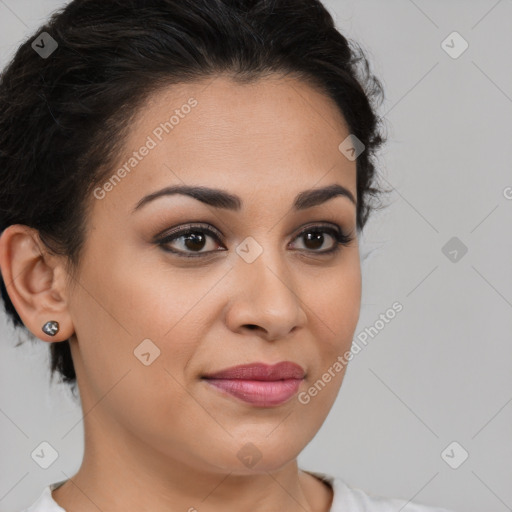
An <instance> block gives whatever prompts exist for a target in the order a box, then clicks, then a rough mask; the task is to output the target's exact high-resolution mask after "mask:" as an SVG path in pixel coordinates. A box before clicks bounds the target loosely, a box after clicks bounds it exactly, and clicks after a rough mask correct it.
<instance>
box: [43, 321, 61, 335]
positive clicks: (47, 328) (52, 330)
mask: <svg viewBox="0 0 512 512" xmlns="http://www.w3.org/2000/svg"><path fill="white" fill-rule="evenodd" d="M42 329H43V332H44V333H45V334H48V336H55V335H56V334H57V333H58V332H59V322H57V321H56V320H50V321H49V322H46V323H45V324H44V325H43V327H42Z"/></svg>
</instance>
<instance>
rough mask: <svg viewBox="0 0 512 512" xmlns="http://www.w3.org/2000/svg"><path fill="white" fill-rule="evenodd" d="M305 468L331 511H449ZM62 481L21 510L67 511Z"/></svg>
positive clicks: (25, 511) (48, 487)
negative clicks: (327, 488) (329, 494)
mask: <svg viewBox="0 0 512 512" xmlns="http://www.w3.org/2000/svg"><path fill="white" fill-rule="evenodd" d="M303 471H304V470H303ZM305 472H306V473H310V474H311V475H313V476H316V477H317V478H320V479H321V480H324V481H325V482H327V483H328V484H330V485H331V487H332V488H333V501H332V505H331V510H330V512H398V511H400V512H452V511H451V510H447V509H445V508H440V507H430V506H427V505H420V504H419V503H413V502H409V503H408V502H407V501H406V500H401V499H396V498H385V497H382V496H376V495H372V494H368V493H366V492H365V491H363V490H361V489H358V488H355V487H350V486H349V485H347V484H346V483H345V482H344V481H343V480H342V479H341V478H339V477H334V476H331V475H327V474H326V473H318V472H314V471H305ZM64 482H66V480H62V481H60V482H56V483H53V484H50V485H48V486H46V487H45V488H44V490H43V492H42V494H41V495H40V496H39V498H38V499H37V500H36V501H35V502H34V503H33V504H32V505H30V507H28V508H26V509H24V510H23V511H21V512H66V510H65V509H63V508H62V507H61V506H60V505H58V504H57V502H56V501H55V500H54V499H53V498H52V491H53V490H54V489H56V488H57V487H59V486H60V485H62V484H63V483H64Z"/></svg>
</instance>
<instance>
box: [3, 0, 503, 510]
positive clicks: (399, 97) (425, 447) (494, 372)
mask: <svg viewBox="0 0 512 512" xmlns="http://www.w3.org/2000/svg"><path fill="white" fill-rule="evenodd" d="M64 3H65V2H61V1H49V0H46V1H20V0H16V1H14V0H5V1H2V0H0V19H1V22H0V28H1V30H0V61H1V62H0V63H1V64H2V67H3V65H4V64H5V63H6V62H7V59H8V58H10V56H11V55H12V53H13V52H14V50H15V49H16V47H17V45H18V44H19V43H20V42H21V40H23V39H24V38H25V37H27V36H28V35H29V34H30V33H31V32H32V30H35V29H36V28H37V27H38V26H39V25H40V24H41V23H42V22H43V21H44V20H45V18H46V16H47V15H48V14H49V13H50V12H51V11H52V10H53V9H54V8H56V7H59V6H61V5H63V4H64ZM325 5H326V6H327V7H328V8H329V9H330V10H331V12H332V13H333V14H334V15H335V16H336V22H337V26H338V28H339V29H340V30H341V31H342V33H344V34H345V35H346V36H347V37H349V38H353V39H355V40H356V41H358V42H359V43H361V44H362V46H363V48H364V49H365V50H366V51H367V54H368V56H369V57H370V59H371V61H372V66H373V71H374V72H376V73H377V75H378V76H379V77H380V78H381V79H382V81H383V83H384V86H385V89H386V96H387V98H386V101H385V103H384V104H383V106H382V107H381V113H382V114H385V116H386V119H387V123H386V129H387V132H388V136H389V142H388V144H387V146H386V147H385V149H384V150H383V152H382V153H381V156H380V173H381V176H382V180H383V182H384V184H386V185H387V186H388V187H392V188H393V189H394V190H393V193H392V194H391V195H390V196H389V198H388V201H387V202H388V203H389V204H390V206H389V207H388V208H387V209H385V210H384V211H382V212H381V213H378V214H377V215H375V216H374V217H373V219H372V220H371V221H370V223H369V224H368V226H367V229H366V232H365V234H364V236H363V239H362V244H361V249H362V252H363V254H364V253H371V254H370V256H369V257H368V258H366V259H365V260H364V261H363V283H364V284H363V299H362V302H363V304H362V310H361V317H360V321H359V324H358V326H357V329H356V335H355V339H357V335H358V334H360V333H361V332H363V331H364V330H365V329H367V328H369V327H371V326H374V325H375V323H376V321H377V320H378V319H379V315H380V314H384V313H385V312H386V310H387V309H388V308H390V307H391V305H392V304H393V303H394V302H395V301H399V302H400V303H401V304H402V305H403V311H402V312H400V313H398V314H397V315H396V316H395V318H394V319H393V320H392V321H391V322H389V323H388V324H386V325H385V327H384V328H381V329H379V330H378V334H377V335H375V336H374V337H373V338H372V337H369V341H368V344H367V346H366V347H364V348H363V349H362V350H361V352H359V354H357V356H355V357H354V359H353V360H352V362H351V363H350V365H349V369H348V372H347V375H346V377H345V381H344V383H343V386H342V388H341V391H340V394H339V397H338V399H337V401H336V403H335V405H334V407H333V409H332V411H331V413H330V414H329V416H328V418H327V420H326V422H325V423H324V425H323V426H322V428H321V429H320V431H319V432H318V434H317V436H316V437H315V438H314V439H313V441H312V442H311V443H310V445H308V447H307V448H306V449H305V450H304V452H303V453H302V454H301V456H300V457H299V464H300V466H301V467H302V468H305V469H309V470H315V471H321V472H327V473H331V474H335V475H339V476H341V477H342V478H344V479H345V480H346V481H347V482H348V483H350V484H351V485H352V486H354V487H359V488H362V489H364V490H366V491H367V492H370V493H373V494H381V495H385V496H394V497H402V498H405V499H411V500H414V501H419V502H423V503H425V504H432V505H434V504H438V505H442V506H444V507H447V508H450V509H452V510H454V511H461V512H462V511H466V512H477V511H479V512H480V511H482V510H486V511H489V512H491V511H495V512H501V511H506V510H512V486H511V480H512V478H511V477H512V463H511V461H512V371H511V361H512V343H510V341H511V335H510V333H511V332H512V314H511V313H512V286H511V285H512V258H511V255H512V236H511V234H512V229H511V227H512V226H511V225H512V222H511V221H512V199H507V197H506V196H507V195H508V197H512V189H507V187H512V172H511V164H510V163H511V161H512V158H511V157H512V127H511V122H510V121H511V119H512V64H511V52H512V0H500V1H495V0H492V1H489V0H485V1H484V0H479V1H477V0H472V1H467V0H465V1H464V0H457V1H455V0H450V1H446V0H444V1H442V0H435V1H434V0H430V1H428V2H427V1H426V0H423V1H420V0H415V1H412V0H386V1H383V0H359V1H355V0H350V1H349V0H347V1H344V0H338V1H336V0H331V1H326V2H325ZM453 31H457V32H458V33H459V34H460V35H461V36H462V37H463V38H464V39H465V40H466V41H467V42H468V43H469V47H468V49H467V50H466V51H465V52H464V53H463V54H462V55H460V56H459V57H458V58H452V57H451V56H449V55H448V54H447V53H446V51H445V50H444V49H443V47H442V45H441V43H442V41H443V40H445V39H446V38H447V36H448V35H449V34H451V33H452V32H453ZM448 41H449V40H448ZM449 44H450V45H452V46H454V49H455V50H456V49H457V48H460V45H459V43H458V42H456V41H455V42H454V43H449ZM507 190H509V191H510V192H509V193H508V194H507V193H506V192H507ZM452 237H457V239H458V241H456V243H457V244H459V246H460V244H464V245H465V246H466V247H467V249H468V251H467V253H466V254H465V255H464V256H463V257H460V254H461V253H460V251H459V253H458V254H459V259H458V260H457V261H455V262H454V261H452V260H451V259H449V258H448V257H447V256H445V254H444V253H443V251H442V248H443V247H444V246H445V244H446V243H447V242H448V241H449V240H450V239H451V238H452ZM0 322H1V326H0V327H1V339H0V361H1V362H0V364H1V368H0V375H1V389H0V464H1V467H0V511H1V512H5V511H11V510H16V509H19V508H21V507H22V506H26V505H28V504H29V503H31V502H32V501H34V500H35V498H36V497H37V496H39V494H40V492H41V490H42V487H43V486H45V485H47V484H49V483H51V482H55V481H58V480H62V479H64V478H67V477H68V476H72V475H73V474H74V472H76V471H77V470H78V468H79V465H80V462H81V458H82V454H83V439H82V435H83V428H82V423H81V417H82V413H81V410H80V409H79V407H78V406H77V405H75V403H74V402H73V400H72V399H71V397H70V395H69V392H68V391H67V389H66V388H65V387H64V386H63V385H56V384H54V385H51V384H49V382H48V375H49V370H48V364H49V357H48V346H47V344H45V343H43V342H40V341H39V342H37V343H35V344H32V343H30V342H27V343H26V344H25V345H24V346H21V347H17V348H16V347H14V340H15V336H14V332H13V330H12V328H11V327H10V324H9V325H8V324H7V323H6V319H5V315H1V316H0ZM42 441H48V442H49V443H50V444H52V446H54V447H55V448H56V449H57V451H58V453H59V457H58V459H57V460H56V462H55V463H54V464H53V465H52V466H50V467H49V468H48V469H46V470H44V469H41V468H40V467H39V466H38V465H36V463H35V462H34V461H33V460H32V459H31V457H30V454H31V452H32V451H33V450H34V449H35V448H36V447H37V446H38V445H39V444H40V443H41V442H42ZM453 441H456V442H457V443H458V445H457V446H456V448H455V449H454V451H450V450H449V451H448V453H449V455H450V457H449V460H450V462H451V463H452V465H455V464H457V463H458V462H460V460H461V454H462V453H463V452H462V450H466V451H467V452H468V454H469V457H468V458H467V460H465V461H464V462H463V463H462V464H461V465H460V466H459V467H458V468H457V469H452V467H450V466H449V465H448V464H447V463H446V462H445V460H443V457H442V452H443V451H444V450H445V448H446V447H447V446H448V445H449V444H450V443H452V442H453Z"/></svg>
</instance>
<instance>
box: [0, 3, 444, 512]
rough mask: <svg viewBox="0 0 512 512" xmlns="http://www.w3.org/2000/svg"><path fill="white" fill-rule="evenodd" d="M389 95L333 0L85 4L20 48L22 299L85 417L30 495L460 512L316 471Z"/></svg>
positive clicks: (62, 499) (6, 192) (16, 241)
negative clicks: (338, 24)
mask: <svg viewBox="0 0 512 512" xmlns="http://www.w3.org/2000/svg"><path fill="white" fill-rule="evenodd" d="M359 63H362V67H360V66H358V64H359ZM381 92H382V90H381V85H380V82H379V81H378V80H377V79H376V78H375V77H374V76H372V75H371V74H370V73H369V67H368V63H367V61H366V59H365V57H364V54H363V52H362V51H361V50H360V49H359V47H358V46H357V45H355V44H351V43H349V41H347V40H346V39H345V38H344V37H343V36H342V35H341V34H340V33H339V32H338V31H337V30H336V29H335V27H334V25H333V21H332V18H331V17H330V15H329V14H328V12H327V11H326V9H325V8H324V7H323V6H322V5H321V4H320V2H319V1H318V0H294V1H293V2H291V1H286V0H278V1H268V0H259V1H258V0H185V1H184V0H180V1H178V0H144V1H142V0H132V1H126V0H119V1H109V2H105V1H104V0H81V1H80V0H75V1H73V2H71V3H69V4H68V5H67V7H66V8H65V9H63V10H62V11H61V12H59V13H56V14H55V15H53V16H52V18H51V19H50V21H49V23H48V24H47V25H44V26H43V27H41V28H40V29H39V30H38V31H37V33H34V35H33V37H32V38H30V40H29V41H27V42H26V43H24V44H23V45H22V46H21V47H20V48H19V50H18V52H17V53H16V55H15V57H14V59H13V61H12V62H11V63H10V65H9V66H8V67H7V68H6V70H5V72H4V75H3V77H2V83H1V85H0V104H1V108H0V111H1V114H0V149H1V151H0V164H1V165H0V168H1V169H2V171H1V173H0V180H1V181H0V190H1V192H0V205H1V207H0V211H1V217H0V230H1V232H2V236H1V238H0V268H1V271H2V279H3V282H2V297H3V300H4V304H5V308H6V311H7V313H8V314H9V315H10V317H11V319H12V321H13V322H14V324H15V325H17V326H20V327H23V328H26V329H28V330H29V331H30V332H31V333H32V334H33V335H34V336H36V337H37V338H39V339H41V340H43V341H46V342H48V343H49V345H50V350H51V358H52V365H51V370H52V372H57V373H59V374H60V375H61V377H62V379H63V380H64V381H65V382H68V383H69V384H70V385H72V386H78V390H79V393H80V401H81V405H82V408H83V412H84V429H85V454H84V459H83V462H82V465H81V467H80V469H79V471H78V472H77V473H76V474H75V475H74V476H73V477H72V478H70V479H68V480H64V481H61V482H55V483H53V484H51V485H49V486H48V487H46V488H45V489H44V491H43V493H42V494H41V496H40V497H39V499H38V500H37V501H36V502H35V503H34V504H33V505H32V506H31V507H30V508H29V509H27V510H30V511H34V512H35V511H38V512H41V511H45V512H48V511H62V510H66V511H69V512H73V511H75V510H76V511H78V510H80V511H81V512H82V511H84V512H88V511H89V510H91V511H92V510H94V511H97V510H98V509H99V510H103V511H107V510H151V511H159V510H188V511H195V510H199V511H201V512H202V511H214V510H232V509H235V508H236V510H238V511H240V510H250V511H252V512H259V511H263V510H265V511H269V510H271V511H284V510H286V511H293V512H294V511H304V510H306V511H311V512H320V511H322V512H324V511H329V510H331V511H338V512H340V511H346V510H350V511H356V510H361V511H362V510H371V511H391V510H399V509H400V510H403V511H404V512H407V511H409V512H413V511H415V512H427V511H431V512H435V511H437V512H442V510H444V509H440V508H432V507H428V506H425V505H420V504H413V503H407V502H405V501H403V500H398V499H391V498H383V497H382V498H379V497H375V496H371V495H369V494H367V493H365V492H363V491H362V490H358V489H353V488H351V487H349V486H348V485H347V484H346V483H345V482H343V481H342V480H341V479H340V478H337V477H334V476H332V475H327V474H325V473H314V472H308V471H305V470H301V469H299V468H298V465H297V456H298V454H299V453H300V452H301V451H302V450H303V449H304V447H305V446H306V445H307V444H308V442H309V441H310V440H311V439H312V438H313V437H314V435H315V434H316V433H317V431H318V430H319V428H320V427H321V425H322V423H323V422H324V420H325V418H326V416H327V414H328V413H329V410H330V409H331V407H332V405H333V403H334V401H335V399H336V396H337V393H338V391H339V388H340V386H341V382H342V379H343V376H344V373H345V370H346V360H345V359H343V358H342V357H341V358H340V354H347V353H349V349H350V346H351V340H352V337H353V334H354V330H355V328H356V324H357V321H358V318H359V310H360V299H361V271H360V257H359V247H358V235H359V234H360V233H361V231H362V229H363V227H364V225H365V223H366V221H367V218H368V216H369V215H370V213H371V211H372V210H373V209H374V208H375V205H373V204H372V201H371V199H372V198H376V197H377V196H378V195H379V194H380V193H382V191H381V190H380V189H379V188H378V187H377V186H376V183H375V182H376V177H375V167H374V163H373V156H374V153H375V151H376V150H377V148H378V147H379V146H380V145H381V144H382V143H383V142H384V137H383V136H382V134H381V133H379V129H378V128H379V119H378V117H377V116H376V114H375V112H374V106H373V105H372V100H374V99H376V98H377V97H378V96H379V95H380V94H381ZM325 375H327V376H328V385H325V387H324V388H322V389H321V391H318V389H317V388H315V383H317V382H318V381H319V380H322V379H324V380H325V379H326V378H327V377H325ZM315 389H317V391H316V392H315Z"/></svg>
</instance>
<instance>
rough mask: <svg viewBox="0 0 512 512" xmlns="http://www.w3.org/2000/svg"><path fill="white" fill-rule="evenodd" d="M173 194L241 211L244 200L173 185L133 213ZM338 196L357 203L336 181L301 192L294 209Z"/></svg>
mask: <svg viewBox="0 0 512 512" xmlns="http://www.w3.org/2000/svg"><path fill="white" fill-rule="evenodd" d="M173 194H182V195H186V196H189V197H193V198H194V199H197V200H198V201H201V202H202V203H204V204H207V205H210V206H213V207H214V208H223V209H226V210H233V211H239V210H240V209H241V208H242V204H243V202H242V200H241V199H240V198H239V197H238V196H236V195H233V194H230V193H229V192H226V191H225V190H220V189H216V188H208V187H203V186H189V185H173V186H169V187H165V188H163V189H161V190H157V191H156V192H153V193H151V194H149V195H147V196H145V197H143V198H142V199H141V200H140V201H139V202H138V203H137V204H136V205H135V208H134V209H133V210H132V213H134V212H136V211H137V210H139V209H140V208H142V207H143V206H144V205H146V204H148V203H149V202H151V201H154V200H155V199H158V198H159V197H163V196H170V195H173ZM337 196H342V197H347V198H348V199H350V201H351V202H352V203H354V205H357V202H356V199H355V197H354V195H353V194H352V192H350V190H348V189H347V188H345V187H343V186H342V185H339V184H337V183H335V184H333V185H328V186H326V187H323V188H312V189H309V190H304V191H302V192H300V193H299V194H297V196H296V197H295V199H294V202H293V209H294V210H296V211H300V210H306V209H307V208H312V207H313V206H318V205H319V204H322V203H325V202H326V201H328V200H329V199H332V198H333V197H337Z"/></svg>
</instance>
